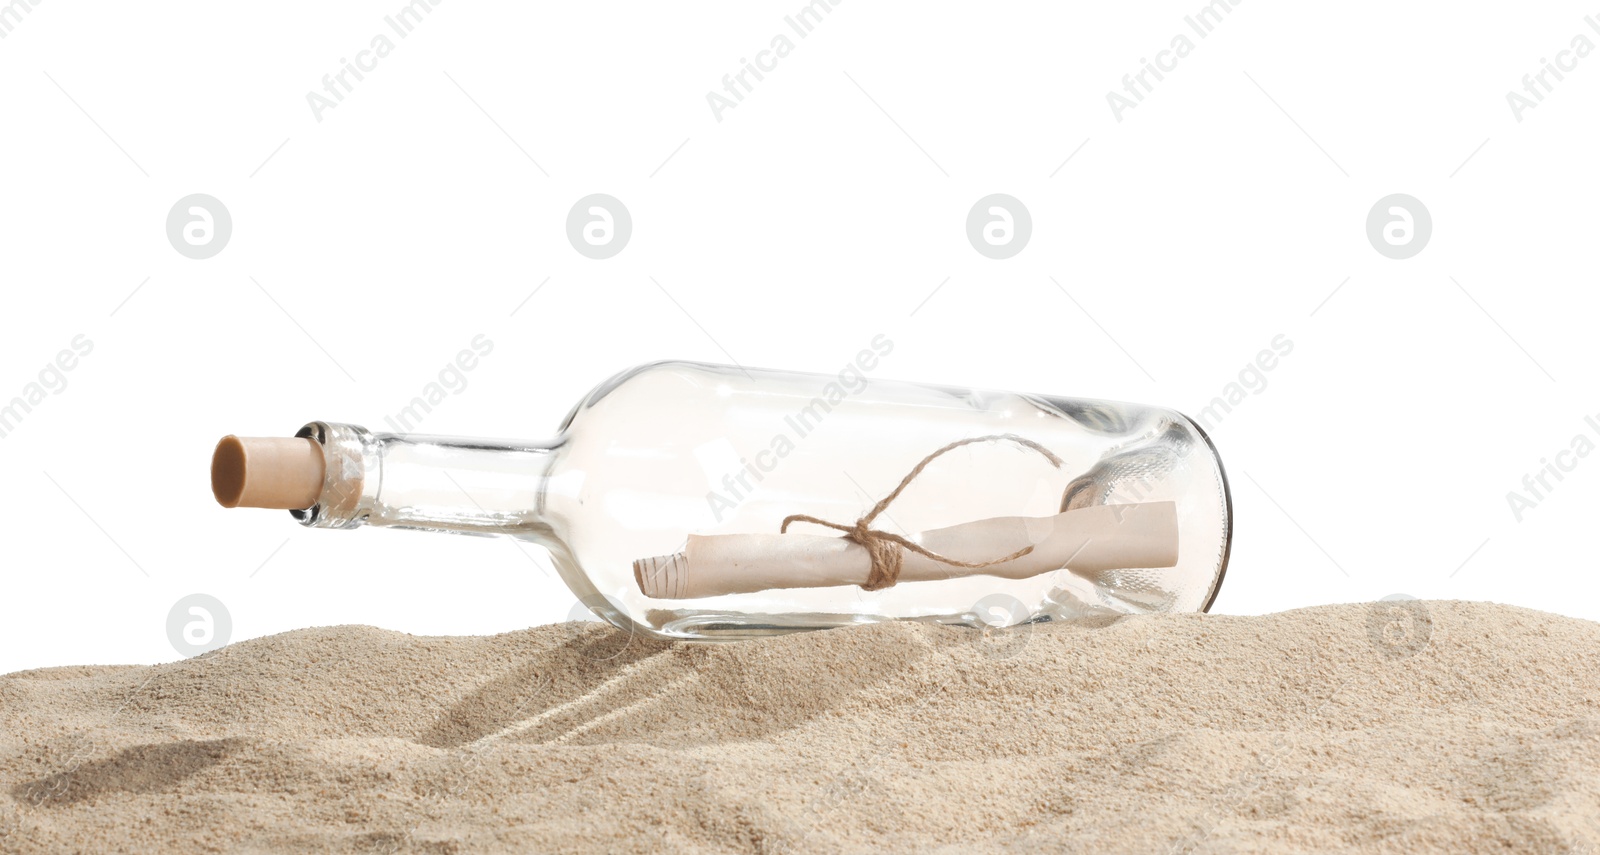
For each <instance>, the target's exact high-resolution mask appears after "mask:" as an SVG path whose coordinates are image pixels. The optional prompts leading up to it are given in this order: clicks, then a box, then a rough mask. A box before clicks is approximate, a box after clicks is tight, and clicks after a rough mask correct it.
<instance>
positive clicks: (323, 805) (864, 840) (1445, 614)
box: [0, 602, 1600, 852]
mask: <svg viewBox="0 0 1600 855" xmlns="http://www.w3.org/2000/svg"><path fill="white" fill-rule="evenodd" d="M1597 661H1600V624H1594V623H1589V622H1586V621H1579V620H1573V619H1568V618H1562V617H1556V616H1552V615H1548V614H1544V613H1540V612H1533V611H1528V610H1524V609H1518V608H1512V607H1507V606H1496V605H1487V604H1479V603H1459V602H1426V603H1414V602H1413V603H1410V604H1400V605H1397V604H1392V603H1384V604H1377V605H1374V604H1362V605H1341V606H1328V607H1319V608H1312V609H1304V610H1300V611H1295V612H1288V613H1284V614H1277V615H1270V616H1266V617H1227V616H1204V615H1181V616H1159V617H1141V618H1126V619H1122V620H1118V621H1114V622H1106V623H1100V624H1097V625H1089V624H1056V625H1045V626H1035V627H1032V628H1029V629H1023V630H1014V631H1008V632H998V633H990V634H988V635H985V634H983V633H978V632H975V631H970V630H960V629H949V628H943V627H936V626H927V625H920V624H910V623H897V624H887V625H879V626H869V627H862V628H857V629H848V630H833V631H829V632H824V633H811V634H803V635H791V636H784V637H778V638H773V639H770V640H765V641H758V642H748V643H739V644H723V645H710V646H702V645H668V644H662V643H658V642H653V641H646V640H644V639H640V638H632V639H630V638H628V637H627V636H626V635H625V634H623V633H619V632H617V631H615V630H612V629H610V628H607V627H602V626H601V625H599V624H581V623H580V624H563V625H557V626H547V627H539V628H536V629H531V630H527V631H523V632H516V633H510V634H506V635H498V636H492V637H466V638H427V637H417V636H409V635H404V634H401V633H396V632H388V631H384V630H379V629H373V628H369V627H336V628H324V629H306V630H300V631H296V632H290V633H285V634H283V635H277V636H272V637H268V638H261V639H256V640H253V641H246V642H241V643H238V644H234V645H232V646H230V647H227V648H224V649H222V650H220V651H217V652H215V653H213V654H210V655H208V656H206V657H203V658H198V659H191V660H187V661H183V662H177V663H173V664H169V665H161V666H155V667H73V668H53V669H46V670H40V671H27V672H21V673H17V674H11V675H8V676H6V677H3V678H0V725H3V729H0V850H3V851H8V852H9V851H17V852H32V851H67V850H82V851H121V850H126V851H162V852H188V851H215V852H286V851H287V852H299V851H305V852H385V851H393V852H457V851H462V852H465V851H508V852H509V851H517V852H552V851H673V852H676V851H707V852H802V851H806V852H809V851H821V852H831V851H870V850H882V849H892V850H895V851H939V850H941V849H947V850H948V851H951V852H956V851H961V852H965V851H970V850H973V849H978V850H986V851H1071V852H1123V851H1126V852H1158V851H1160V852H1165V851H1196V852H1287V851H1305V852H1311V851H1317V852H1332V851H1394V852H1419V851H1440V852H1445V851H1448V852H1475V851H1488V850H1490V849H1502V848H1504V849H1505V850H1506V851H1520V852H1532V851H1548V852H1567V851H1571V852H1581V851H1600V670H1597V668H1596V665H1595V663H1596V662H1597ZM1585 847H1590V848H1589V849H1585Z"/></svg>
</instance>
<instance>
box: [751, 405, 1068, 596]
mask: <svg viewBox="0 0 1600 855" xmlns="http://www.w3.org/2000/svg"><path fill="white" fill-rule="evenodd" d="M1000 440H1004V441H1006V442H1014V443H1016V444H1017V445H1020V446H1022V447H1023V448H1026V449H1029V450H1031V451H1037V452H1039V453H1040V454H1041V455H1043V456H1044V458H1045V459H1046V460H1048V461H1050V465H1051V466H1054V467H1056V468H1057V469H1059V468H1061V458H1059V457H1057V456H1056V455H1055V453H1054V452H1052V451H1050V449H1048V448H1045V447H1044V446H1042V445H1040V444H1039V443H1037V442H1034V441H1033V440H1031V439H1025V438H1023V437H1020V436H1017V435H1015V434H1009V433H1004V434H991V435H989V436H976V437H971V438H969V439H962V440H957V441H955V442H952V443H950V444H949V445H947V446H945V447H943V448H941V449H939V450H937V451H935V452H933V453H932V454H929V455H928V456H927V457H924V458H922V462H920V463H918V464H917V465H916V466H915V467H913V468H912V470H911V471H910V472H907V473H906V477H904V478H902V479H900V484H899V486H897V487H895V488H894V489H893V490H892V491H890V493H889V495H887V496H884V497H883V498H882V499H879V500H878V503H877V504H876V505H873V506H872V510H870V511H867V512H866V513H865V514H862V515H861V517H860V519H857V520H856V521H855V523H854V524H852V525H845V524H843V523H836V522H832V521H830V520H824V519H818V518H817V517H814V516H810V515H809V514H791V515H789V516H787V517H784V519H783V525H781V526H779V528H778V531H779V532H780V533H783V534H787V533H788V531H789V524H790V523H796V522H807V523H811V524H813V525H820V526H823V527H825V528H831V529H833V530H835V531H842V532H844V535H843V536H844V538H845V539H846V540H849V541H851V542H853V543H858V544H860V545H861V546H862V547H863V548H865V549H866V550H867V556H868V557H869V558H870V559H871V562H872V567H871V569H870V570H869V571H868V572H867V581H866V582H864V583H863V584H862V585H861V589H862V590H864V591H878V590H882V589H884V588H889V587H893V586H894V584H895V583H896V582H898V581H900V568H901V567H902V566H903V565H904V563H905V550H907V549H909V550H911V551H912V552H915V553H917V554H918V555H921V556H924V557H926V558H931V559H933V560H934V561H938V562H940V563H941V564H949V565H951V566H953V567H967V568H974V569H975V568H979V567H989V566H991V565H994V564H1003V563H1005V562H1007V561H1011V560H1012V559H1016V558H1021V557H1022V556H1024V555H1027V554H1028V553H1030V552H1032V551H1033V547H1032V546H1024V547H1023V548H1021V549H1019V550H1017V551H1016V552H1013V553H1011V554H1010V555H1003V556H1001V557H999V558H995V559H991V560H989V561H960V560H957V559H955V558H950V557H949V556H945V555H940V554H938V553H936V552H933V551H930V550H928V549H926V548H924V547H923V546H921V545H920V544H917V543H914V542H912V541H911V540H909V539H907V538H904V537H901V536H900V535H898V534H895V533H893V532H888V531H883V530H882V529H876V528H873V527H872V521H873V520H875V519H877V518H878V515H879V514H881V513H883V512H884V511H885V510H886V509H887V508H888V507H889V504H890V503H891V502H893V501H894V500H895V499H896V498H898V497H899V496H900V494H901V493H902V492H904V491H905V489H906V487H908V486H910V484H911V482H912V481H914V480H916V478H917V476H919V475H921V474H922V470H924V469H926V468H927V467H928V464H929V463H932V462H933V461H934V460H935V459H937V458H938V457H939V456H940V455H942V454H944V453H945V452H947V451H953V450H955V449H957V448H960V447H961V446H963V445H971V444H972V443H975V442H991V441H1000Z"/></svg>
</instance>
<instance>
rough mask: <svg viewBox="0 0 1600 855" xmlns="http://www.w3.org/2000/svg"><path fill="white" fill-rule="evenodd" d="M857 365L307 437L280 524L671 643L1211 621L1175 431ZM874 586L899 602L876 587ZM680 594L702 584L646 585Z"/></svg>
mask: <svg viewBox="0 0 1600 855" xmlns="http://www.w3.org/2000/svg"><path fill="white" fill-rule="evenodd" d="M876 344H877V346H878V347H877V348H875V349H874V350H863V351H862V352H861V353H860V354H858V355H857V358H856V359H855V360H854V361H853V362H852V363H850V364H849V365H847V366H846V367H845V368H844V369H843V370H842V371H841V372H840V373H838V374H837V375H813V374H798V373H790V372H781V371H770V370H761V369H743V368H738V367H729V366H716V365H704V364H698V363H688V362H665V363H655V364H651V365H646V366H641V367H639V368H636V369H633V370H631V371H628V372H624V373H623V374H620V375H618V376H617V377H614V378H612V379H611V380H609V381H607V382H606V383H603V384H602V385H601V386H599V387H598V388H596V389H595V390H594V391H593V392H592V393H591V394H590V395H589V396H588V397H587V398H586V399H585V400H584V401H583V402H581V403H580V404H579V405H578V406H577V407H576V408H575V409H574V410H573V411H572V413H571V414H570V415H569V416H568V418H567V419H566V422H565V423H564V424H563V425H562V427H561V430H560V432H559V434H558V435H557V437H556V438H555V439H554V440H552V441H550V442H544V443H519V442H491V441H472V440H455V439H445V438H428V437H400V436H392V435H382V434H368V433H366V432H365V431H361V430H360V429H358V428H350V427H349V426H337V425H333V426H330V425H326V424H323V423H313V425H310V426H308V427H307V429H306V430H305V431H302V435H307V436H312V438H314V439H317V440H318V441H319V442H322V443H323V445H324V448H325V451H326V454H327V457H328V460H329V466H328V476H327V478H328V481H327V484H326V486H325V488H324V494H323V501H321V502H319V505H318V507H316V508H312V509H309V510H308V511H304V512H297V516H299V517H300V518H301V519H302V521H303V522H306V523H307V524H310V525H320V526H327V527H348V526H351V525H359V524H368V525H385V526H396V527H409V528H423V529H433V530H440V531H458V532H468V533H480V534H504V535H509V536H513V537H519V538H522V539H525V540H528V541H531V542H534V543H538V544H539V545H541V546H544V547H545V548H547V549H548V550H549V551H550V553H551V555H552V558H553V561H554V563H555V565H556V567H557V569H558V570H559V572H560V573H561V575H562V577H563V579H564V580H565V581H566V583H567V585H568V586H569V587H570V588H571V589H572V590H573V592H574V593H575V594H576V595H577V596H578V598H579V599H580V600H582V601H583V602H584V603H586V604H588V605H590V607H591V608H592V609H593V610H594V611H595V612H596V613H598V614H600V615H601V616H602V617H604V618H605V619H607V620H609V621H611V622H612V623H615V624H617V625H619V626H622V627H625V628H629V629H634V630H640V631H644V632H647V633H651V634H654V635H659V636H667V637H674V638H690V639H719V638H727V639H732V638H743V637H750V636H756V635H763V634H770V633H774V632H787V631H794V630H802V629H817V628H825V627H832V626H842V625H848V624H854V623H862V622H871V621H879V620H890V619H919V620H931V621H939V622H947V623H965V624H970V625H976V626H988V625H996V624H1015V623H1021V622H1025V621H1033V620H1042V619H1062V618H1068V617H1075V616H1082V615H1087V614H1096V613H1107V612H1112V613H1147V612H1159V611H1201V610H1204V609H1205V608H1207V607H1208V606H1209V605H1210V602H1211V600H1212V599H1213V598H1214V596H1215V594H1216V591H1217V587H1218V585H1220V582H1221V578H1222V574H1223V571H1224V569H1225V567H1226V563H1227V557H1228V549H1229V541H1230V537H1231V529H1232V518H1231V506H1230V502H1229V497H1228V488H1227V482H1226V477H1225V475H1224V473H1223V470H1222V466H1221V463H1220V460H1219V459H1218V458H1217V455H1216V452H1215V450H1214V449H1213V448H1212V446H1211V444H1210V442H1209V440H1208V439H1207V438H1206V437H1205V435H1204V434H1203V433H1202V432H1201V431H1200V429H1199V428H1198V427H1197V426H1196V425H1195V424H1194V423H1193V422H1192V421H1191V420H1189V419H1188V418H1187V417H1185V416H1183V415H1181V414H1179V413H1176V412H1174V411H1171V410H1165V409H1161V408H1155V407H1145V406H1139V405H1131V404H1120V403H1110V402H1101V401H1084V400H1075V399H1064V398H1054V397H1048V396H1036V395H1021V394H1014V393H1004V392H982V391H974V390H967V389H954V388H948V387H940V386H931V385H924V384H917V383H906V382H897V381H888V380H880V379H876V378H871V379H869V377H870V372H871V371H872V369H873V368H875V367H876V363H877V359H878V357H879V356H881V355H882V353H885V352H887V348H888V347H891V346H892V345H891V344H890V343H889V342H887V340H882V339H880V341H879V342H877V343H876ZM319 433H320V435H319ZM919 466H920V469H919ZM357 470H359V471H360V472H362V473H364V474H363V476H362V477H361V478H360V479H357V480H352V478H351V477H350V473H351V472H355V471H357ZM913 470H917V471H916V472H915V474H912V473H913ZM908 476H909V477H908ZM886 498H888V499H889V501H888V502H887V504H885V505H883V506H882V507H881V508H878V510H877V512H876V513H875V515H873V516H872V517H871V519H870V520H867V521H866V522H865V523H862V522H861V520H862V519H863V517H864V516H866V515H868V514H871V513H872V512H873V509H874V508H875V507H877V506H878V505H879V503H880V501H881V500H885V499H886ZM1128 511H1139V512H1141V513H1142V514H1143V516H1139V515H1130V514H1128V513H1125V512H1128ZM794 517H803V518H804V519H792V518H794ZM786 520H788V524H787V527H786V525H785V521H786ZM1125 520H1132V521H1133V522H1132V523H1127V524H1124V521H1125ZM1140 520H1154V521H1155V523H1149V522H1140ZM828 523H833V524H836V526H837V527H834V528H830V527H828V525H827V524H828ZM1069 524H1070V525H1071V526H1074V527H1075V528H1073V533H1072V534H1071V537H1076V538H1077V539H1076V540H1072V539H1071V537H1069V536H1068V534H1067V533H1066V527H1067V526H1068V525H1069ZM1152 525H1154V527H1153V528H1152V527H1151V526H1152ZM1051 526H1055V529H1054V530H1055V531H1056V532H1057V533H1058V534H1060V537H1059V538H1057V540H1058V541H1059V543H1057V546H1058V547H1059V548H1060V549H1062V550H1064V551H1062V552H1060V553H1059V554H1055V555H1053V557H1052V555H1051V554H1047V552H1048V550H1047V549H1046V548H1045V546H1044V544H1045V540H1044V539H1043V538H1042V537H1041V536H1040V535H1039V532H1041V531H1048V530H1051ZM1086 526H1087V528H1085V527H1086ZM1096 526H1098V528H1097V527H1096ZM1140 526H1144V528H1140ZM1113 529H1115V530H1113ZM1061 538H1066V539H1065V540H1063V539H1061ZM1052 542H1055V541H1052ZM797 544H798V547H796V545H797ZM1060 544H1066V545H1065V546H1060ZM1129 544H1131V546H1129ZM796 548H797V549H798V550H799V551H798V553H796V555H794V556H791V557H789V558H783V559H780V558H778V557H777V552H780V551H792V550H793V549H796ZM1130 549H1131V552H1130V551H1127V550H1130ZM728 550H732V551H731V552H729V551H728ZM774 550H776V551H774ZM1119 550H1122V551H1121V552H1119ZM1030 552H1031V554H1027V553H1030ZM1013 553H1016V555H1013ZM1069 553H1070V554H1069ZM1158 554H1159V555H1163V556H1165V557H1163V558H1161V559H1160V560H1154V559H1147V558H1146V556H1150V555H1158ZM730 555H732V556H735V557H728V556H730ZM1095 555H1098V556H1099V557H1098V558H1093V559H1092V560H1091V556H1095ZM1108 555H1109V556H1110V557H1109V558H1108V557H1107V556H1108ZM1120 555H1127V556H1128V557H1127V558H1126V560H1124V561H1123V562H1121V563H1129V564H1130V565H1132V566H1118V565H1119V561H1118V560H1117V558H1118V557H1119V556H1120ZM1007 556H1012V557H1011V558H1010V559H1009V560H1006V561H1001V560H1000V559H1002V558H1006V557H1007ZM768 558H770V559H771V560H766V559H768ZM902 559H904V560H902ZM1147 560H1149V561H1151V562H1152V563H1153V564H1154V565H1155V566H1137V565H1138V564H1139V563H1140V562H1144V561H1147ZM1029 561H1033V562H1034V565H1033V566H1032V567H1031V568H1029V567H1024V566H1023V565H1025V564H1027V562H1029ZM1086 561H1087V562H1089V563H1090V564H1093V565H1094V566H1093V567H1091V568H1090V569H1089V570H1087V571H1085V570H1083V569H1082V568H1081V567H1079V565H1080V564H1083V563H1084V562H1086ZM718 562H720V563H718ZM785 562H788V563H785ZM852 562H853V563H852ZM697 564H698V566H697ZM958 564H959V565H961V566H957V565H958ZM713 565H715V566H713ZM889 565H893V572H892V574H891V575H894V576H896V577H897V578H894V579H892V580H890V581H889V584H883V582H884V581H885V579H886V578H887V577H886V576H885V573H886V572H888V571H886V570H885V568H886V567H888V566H889ZM785 568H787V569H785ZM679 571H683V572H690V571H692V572H695V573H699V574H700V576H699V577H697V578H698V581H700V582H701V583H703V584H701V585H700V587H699V588H696V587H695V586H694V585H693V584H689V585H687V586H685V585H684V584H680V583H679V582H676V581H675V582H672V583H671V584H667V583H665V582H663V581H662V578H667V577H662V578H656V577H655V576H653V575H652V574H654V573H657V572H660V573H666V574H668V576H670V578H672V579H678V578H679V577H678V576H673V575H671V574H674V573H678V572H679ZM708 573H709V574H713V575H714V574H715V573H721V574H723V575H722V576H721V577H718V579H716V580H713V579H712V578H711V576H708V575H707V574H708ZM873 573H877V574H878V576H877V577H875V578H877V582H878V584H879V587H877V588H876V589H870V590H869V589H868V588H869V587H872V586H871V585H868V584H867V583H868V578H867V576H869V575H871V574H873ZM741 574H743V575H741ZM763 574H765V575H763ZM785 574H788V575H785ZM808 574H811V575H808ZM858 574H859V575H860V578H856V576H857V575H858ZM1008 574H1009V575H1010V576H1012V577H1014V578H1008V577H1007V575H1008ZM752 580H754V581H752ZM719 585H720V586H721V587H718V586H719ZM707 586H709V587H707Z"/></svg>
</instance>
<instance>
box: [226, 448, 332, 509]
mask: <svg viewBox="0 0 1600 855" xmlns="http://www.w3.org/2000/svg"><path fill="white" fill-rule="evenodd" d="M324 466H325V464H324V461H323V457H322V446H320V445H318V444H317V441H316V440H314V439H310V438H308V437H295V438H291V439H284V438H278V437H239V436H225V437H223V438H222V441H221V442H218V443H217V450H216V451H215V452H214V453H213V454H212V456H211V493H212V494H213V495H215V496H216V497H217V504H220V505H222V506H223V507H224V508H277V509H279V510H304V509H305V508H309V507H311V506H312V505H315V504H316V503H317V497H318V496H320V495H321V494H322V477H323V471H324Z"/></svg>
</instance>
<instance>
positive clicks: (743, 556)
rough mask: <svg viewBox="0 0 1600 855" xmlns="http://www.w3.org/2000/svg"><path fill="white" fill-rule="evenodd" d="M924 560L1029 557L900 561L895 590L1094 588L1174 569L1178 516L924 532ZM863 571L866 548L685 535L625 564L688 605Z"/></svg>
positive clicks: (653, 590) (1070, 515)
mask: <svg viewBox="0 0 1600 855" xmlns="http://www.w3.org/2000/svg"><path fill="white" fill-rule="evenodd" d="M912 540H913V541H915V542H916V543H917V544H918V545H920V546H922V547H924V548H926V549H927V551H928V552H931V553H935V554H937V555H939V556H943V557H946V558H950V559H953V560H955V561H963V562H970V563H979V562H986V561H989V560H991V559H992V558H993V557H994V556H996V555H1010V554H1012V553H1015V552H1018V551H1020V550H1022V549H1025V548H1026V547H1030V546H1031V547H1033V548H1032V550H1031V551H1029V552H1027V554H1025V555H1021V556H1018V557H1015V558H1012V559H1009V560H1006V561H1001V562H997V563H993V564H985V565H984V566H981V567H961V566H957V565H954V564H949V563H946V562H943V561H940V560H938V559H937V558H935V557H931V556H929V555H925V554H921V553H918V552H913V551H909V550H908V551H906V552H905V554H904V557H903V562H904V563H903V564H902V566H901V569H900V577H899V581H900V582H902V583H903V582H926V581H936V580H941V579H953V578H958V577H963V576H975V575H985V576H997V577H1000V578H1003V579H1027V578H1031V577H1033V576H1038V575H1040V574H1042V573H1050V572H1052V571H1055V570H1060V569H1063V568H1064V569H1066V570H1069V571H1071V572H1073V573H1075V574H1078V575H1081V576H1085V577H1087V578H1091V579H1092V578H1094V575H1095V574H1097V573H1100V572H1103V571H1107V570H1121V569H1128V568H1144V567H1151V568H1160V567H1172V566H1174V565H1176V564H1177V563H1178V509H1177V505H1176V504H1174V503H1172V502H1141V503H1135V504H1124V505H1097V506H1094V507H1088V508H1078V509H1076V510H1071V511H1066V512H1064V513H1060V514H1056V515H1055V516H1049V517H994V518H992V519H986V520H977V521H974V522H968V523H962V524H960V525H954V526H950V527H948V528H939V529H933V530H931V531H925V532H923V533H922V534H920V535H918V536H917V537H914V538H912ZM871 570H872V557H871V555H870V554H869V553H868V550H867V548H866V547H865V546H862V545H861V544H859V543H857V542H855V541H853V540H851V539H849V538H845V537H833V536H828V535H808V534H713V535H690V536H689V542H688V544H687V546H686V547H685V548H684V551H682V552H679V553H676V554H673V555H661V556H656V557H653V558H642V559H640V560H638V561H635V562H634V563H633V575H634V580H635V581H636V582H638V584H639V590H640V591H641V592H643V593H644V595H645V596H647V597H653V598H656V599H667V600H688V599H696V598H699V597H716V596H721V595H723V594H745V593H750V592H753V591H765V590H771V589H774V588H825V587H829V586H833V585H861V584H863V583H864V582H865V581H866V580H867V578H868V575H869V573H870V572H871Z"/></svg>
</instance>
